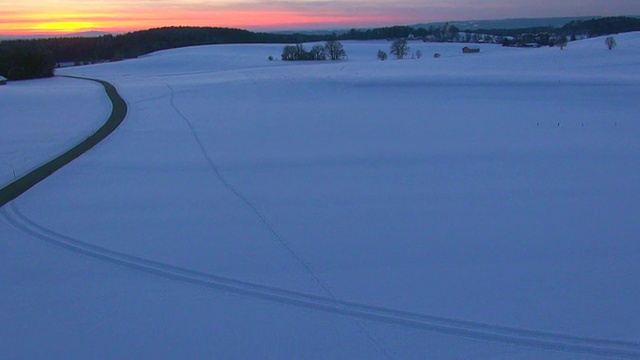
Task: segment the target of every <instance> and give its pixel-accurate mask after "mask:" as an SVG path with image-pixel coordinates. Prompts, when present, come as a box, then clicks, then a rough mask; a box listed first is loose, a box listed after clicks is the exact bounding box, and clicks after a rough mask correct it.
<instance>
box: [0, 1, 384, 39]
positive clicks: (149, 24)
mask: <svg viewBox="0 0 640 360" xmlns="http://www.w3.org/2000/svg"><path fill="white" fill-rule="evenodd" d="M392 21H394V19H393V18H387V17H382V16H347V15H338V16H336V15H315V14H308V13H302V12H295V11H288V10H264V11H260V10H257V11H256V10H234V9H222V10H216V11H212V10H209V11H197V10H193V9H191V10H189V9H176V8H170V9H166V8H164V9H163V8H160V9H157V10H155V11H149V9H147V8H145V9H129V11H126V12H123V11H111V12H109V11H104V12H92V13H81V12H74V13H56V12H47V11H46V10H43V11H42V12H38V13H31V14H13V16H12V15H11V14H9V16H2V17H0V35H11V36H29V35H41V34H46V35H56V34H65V33H74V32H84V31H102V32H109V33H124V32H129V31H135V30H144V29H150V28H157V27H165V26H214V27H231V28H243V29H276V28H291V27H330V26H349V27H351V26H353V25H354V24H364V23H366V22H377V23H390V22H392Z"/></svg>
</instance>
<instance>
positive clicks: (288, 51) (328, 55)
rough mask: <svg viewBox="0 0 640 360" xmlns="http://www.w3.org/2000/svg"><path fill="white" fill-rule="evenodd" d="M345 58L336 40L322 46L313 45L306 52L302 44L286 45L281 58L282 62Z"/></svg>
mask: <svg viewBox="0 0 640 360" xmlns="http://www.w3.org/2000/svg"><path fill="white" fill-rule="evenodd" d="M346 57H347V53H346V52H345V51H344V47H343V46H342V43H340V42H339V41H337V40H329V41H327V42H325V43H324V44H323V45H320V44H317V45H314V46H313V48H311V50H309V51H307V50H306V49H305V48H304V45H302V44H296V45H286V46H285V47H284V49H282V55H281V58H282V60H284V61H301V60H327V59H328V60H342V59H345V58H346Z"/></svg>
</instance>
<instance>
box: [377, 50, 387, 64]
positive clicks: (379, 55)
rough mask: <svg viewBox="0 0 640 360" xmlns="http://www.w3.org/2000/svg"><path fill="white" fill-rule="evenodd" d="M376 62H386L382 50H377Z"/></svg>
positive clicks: (385, 54)
mask: <svg viewBox="0 0 640 360" xmlns="http://www.w3.org/2000/svg"><path fill="white" fill-rule="evenodd" d="M378 60H380V61H385V60H387V53H386V52H384V51H382V50H378Z"/></svg>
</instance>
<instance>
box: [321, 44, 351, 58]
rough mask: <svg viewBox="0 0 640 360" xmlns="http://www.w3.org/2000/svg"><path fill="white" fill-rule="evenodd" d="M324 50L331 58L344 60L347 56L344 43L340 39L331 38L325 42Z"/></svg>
mask: <svg viewBox="0 0 640 360" xmlns="http://www.w3.org/2000/svg"><path fill="white" fill-rule="evenodd" d="M324 51H325V53H326V54H327V57H328V58H329V59H330V60H342V59H344V58H346V57H347V53H346V52H345V51H344V47H343V46H342V43H341V42H340V41H338V40H329V41H327V42H326V43H325V44H324Z"/></svg>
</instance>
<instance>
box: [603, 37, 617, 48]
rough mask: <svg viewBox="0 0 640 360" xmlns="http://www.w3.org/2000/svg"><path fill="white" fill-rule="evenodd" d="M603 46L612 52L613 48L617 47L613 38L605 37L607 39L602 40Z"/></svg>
mask: <svg viewBox="0 0 640 360" xmlns="http://www.w3.org/2000/svg"><path fill="white" fill-rule="evenodd" d="M604 44H605V45H606V46H607V49H609V50H613V48H614V47H616V46H618V44H617V43H616V39H615V38H614V37H613V36H607V38H606V39H604Z"/></svg>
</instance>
